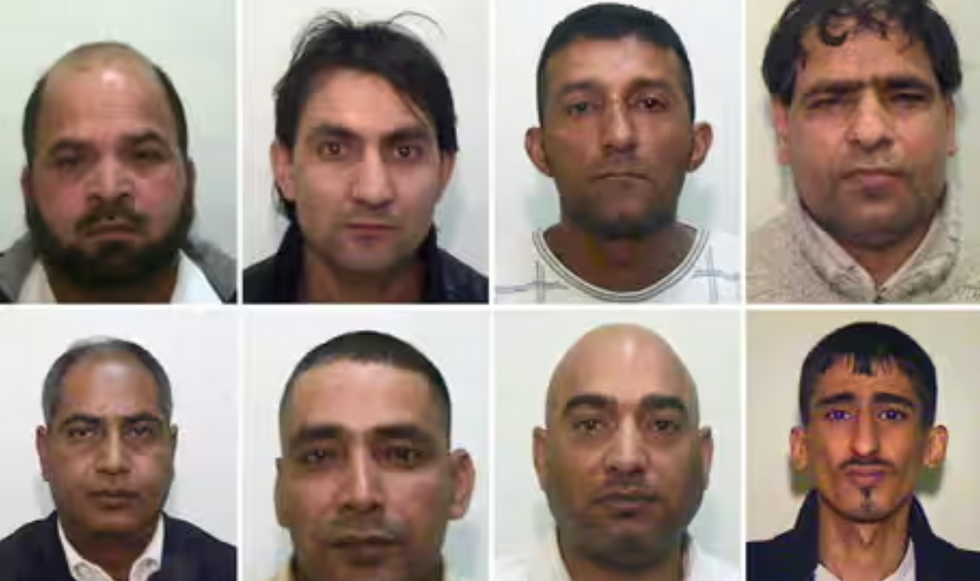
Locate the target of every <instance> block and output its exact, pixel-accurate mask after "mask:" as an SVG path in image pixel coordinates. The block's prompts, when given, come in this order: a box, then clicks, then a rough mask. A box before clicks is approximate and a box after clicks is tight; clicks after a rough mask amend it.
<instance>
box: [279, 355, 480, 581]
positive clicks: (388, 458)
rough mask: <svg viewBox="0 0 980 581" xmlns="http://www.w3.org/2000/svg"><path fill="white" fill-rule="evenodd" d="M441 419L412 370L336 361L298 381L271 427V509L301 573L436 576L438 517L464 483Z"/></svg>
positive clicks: (314, 578) (460, 503)
mask: <svg viewBox="0 0 980 581" xmlns="http://www.w3.org/2000/svg"><path fill="white" fill-rule="evenodd" d="M445 421H446V419H445V418H444V417H443V415H442V412H441V411H440V409H439V407H438V405H437V404H436V402H435V400H434V399H433V396H432V394H431V387H430V386H429V385H428V384H427V383H426V379H425V378H424V377H423V376H421V375H420V374H418V373H414V372H411V371H404V370H401V369H397V368H394V367H390V366H387V365H382V364H366V363H356V362H350V361H338V362H333V363H329V364H327V365H324V366H321V367H317V368H314V369H312V370H310V371H307V372H306V373H304V374H303V375H302V376H300V377H299V379H298V380H297V383H296V384H295V386H294V392H293V394H292V400H291V403H290V404H289V408H288V411H287V412H286V415H285V416H284V418H283V423H282V426H281V431H280V437H281V440H282V446H283V456H282V458H281V459H280V460H279V462H278V473H277V480H276V511H277V515H278V518H279V523H280V524H281V525H282V526H283V527H285V528H287V529H289V531H290V534H291V536H292V539H293V545H294V547H295V551H296V561H297V566H298V568H299V570H300V571H301V572H302V573H303V575H304V578H307V579H310V580H311V581H327V580H333V579H344V580H345V581H368V580H370V581H416V580H422V579H428V578H435V576H436V575H438V572H439V570H440V569H439V567H440V564H441V556H440V555H441V550H442V542H443V537H444V535H445V532H446V525H447V523H448V521H449V520H450V519H457V518H461V517H462V516H463V515H464V514H465V513H466V509H467V506H468V504H469V497H470V493H471V491H472V487H473V467H472V465H471V463H470V460H469V457H468V456H467V455H466V453H465V452H462V451H455V452H450V451H449V450H448V442H447V438H446V434H445Z"/></svg>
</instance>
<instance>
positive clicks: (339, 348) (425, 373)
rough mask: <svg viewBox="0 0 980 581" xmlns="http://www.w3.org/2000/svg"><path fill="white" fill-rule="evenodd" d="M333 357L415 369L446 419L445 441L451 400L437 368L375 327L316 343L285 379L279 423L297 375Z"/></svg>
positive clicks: (450, 415) (284, 412)
mask: <svg viewBox="0 0 980 581" xmlns="http://www.w3.org/2000/svg"><path fill="white" fill-rule="evenodd" d="M337 361H353V362H356V363H379V364H382V365H388V366H391V367H394V368H397V369H402V370H405V371H411V372H414V373H418V374H419V375H421V376H422V377H424V378H425V379H426V381H427V382H428V384H429V387H431V388H432V395H433V399H434V400H435V401H436V404H437V405H438V407H439V411H440V412H442V416H443V417H444V418H445V420H446V422H445V428H446V430H445V433H446V439H447V441H448V440H449V437H450V434H451V429H452V402H451V400H450V398H449V388H448V387H447V386H446V380H445V379H444V378H443V376H442V373H440V372H439V368H437V367H436V366H435V364H434V363H432V361H431V360H430V359H429V358H428V357H426V356H425V355H424V354H423V353H422V352H421V351H419V350H418V349H417V348H415V347H414V346H413V345H411V344H410V343H408V342H406V341H403V340H402V339H399V338H398V337H395V336H393V335H389V334H387V333H381V332H378V331H353V332H350V333H345V334H343V335H338V336H337V337H334V338H333V339H330V340H329V341H327V342H326V343H321V344H320V345H317V346H316V347H314V348H313V349H312V350H310V352H308V353H307V354H306V355H304V356H303V358H302V359H300V361H299V363H297V364H296V367H295V368H294V369H293V372H292V373H291V374H290V375H289V379H288V380H287V381H286V387H285V389H284V390H283V393H282V399H281V400H280V402H279V422H280V425H281V424H282V422H283V419H284V418H285V414H286V411H287V409H288V407H289V402H290V399H291V397H292V392H293V387H294V386H295V384H296V381H297V379H299V377H300V376H301V375H303V374H304V373H306V372H307V371H309V370H311V369H313V368H316V367H321V366H323V365H327V364H330V363H335V362H337Z"/></svg>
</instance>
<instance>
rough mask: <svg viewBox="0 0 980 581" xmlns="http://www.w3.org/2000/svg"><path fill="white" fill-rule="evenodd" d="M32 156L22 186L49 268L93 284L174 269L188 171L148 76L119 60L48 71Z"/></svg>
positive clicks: (186, 215)
mask: <svg viewBox="0 0 980 581" xmlns="http://www.w3.org/2000/svg"><path fill="white" fill-rule="evenodd" d="M34 152H35V158H34V162H33V164H32V167H29V168H25V170H24V174H23V176H22V186H23V190H24V197H25V200H24V201H25V206H26V215H27V222H28V226H29V228H30V230H31V232H32V234H33V238H34V244H35V246H36V248H37V250H38V253H39V254H40V255H41V257H42V258H44V259H45V262H47V263H48V265H49V267H54V268H56V269H57V270H58V271H59V272H63V273H64V274H66V275H67V276H69V277H70V278H72V279H74V281H75V282H76V283H79V284H82V285H86V286H96V287H97V286H103V285H107V286H111V285H114V284H132V283H138V282H139V281H140V280H141V279H144V278H145V277H146V276H147V275H149V274H153V273H155V272H158V271H159V270H160V269H161V268H164V267H167V266H170V265H172V264H173V263H174V260H175V258H176V256H177V251H178V250H179V248H180V245H181V244H182V243H183V242H184V239H185V237H186V235H187V231H188V230H189V228H190V224H191V221H192V220H193V187H194V168H193V165H192V164H191V163H190V162H189V161H186V160H185V159H184V157H183V156H182V155H181V153H180V150H179V148H178V144H177V129H176V122H175V120H174V116H173V113H172V112H171V110H170V107H169V105H168V102H167V100H166V96H165V94H164V91H163V87H162V86H161V85H160V82H159V81H158V80H157V79H156V78H155V77H154V76H153V73H152V71H151V70H150V69H148V68H147V67H146V66H144V65H142V64H137V63H134V62H131V61H127V60H120V59H117V60H113V61H111V62H101V63H93V64H88V65H76V66H65V67H62V68H56V69H55V70H54V71H52V73H51V74H50V75H49V77H48V81H47V86H46V88H45V90H44V94H43V96H42V105H41V108H40V114H39V116H38V121H37V138H36V141H35V144H34Z"/></svg>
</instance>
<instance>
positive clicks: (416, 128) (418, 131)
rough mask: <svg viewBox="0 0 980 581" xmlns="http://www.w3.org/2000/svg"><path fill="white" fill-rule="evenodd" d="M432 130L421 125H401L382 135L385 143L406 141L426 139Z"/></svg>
mask: <svg viewBox="0 0 980 581" xmlns="http://www.w3.org/2000/svg"><path fill="white" fill-rule="evenodd" d="M430 137H432V132H431V131H430V130H429V129H428V128H427V127H425V126H423V125H412V126H410V127H401V128H398V129H395V130H394V131H391V132H390V133H388V134H387V135H385V136H384V140H385V141H386V142H387V143H403V142H406V141H428V140H429V138H430Z"/></svg>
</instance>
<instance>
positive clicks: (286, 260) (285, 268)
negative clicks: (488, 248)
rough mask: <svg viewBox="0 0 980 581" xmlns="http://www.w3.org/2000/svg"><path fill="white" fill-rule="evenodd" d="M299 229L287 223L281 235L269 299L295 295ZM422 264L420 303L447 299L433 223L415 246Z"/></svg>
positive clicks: (290, 299) (300, 258)
mask: <svg viewBox="0 0 980 581" xmlns="http://www.w3.org/2000/svg"><path fill="white" fill-rule="evenodd" d="M304 244H305V243H304V240H303V233H302V232H301V231H300V229H299V226H297V225H296V224H291V225H290V226H289V228H288V229H287V230H286V233H285V235H283V237H282V242H281V243H280V244H279V250H277V251H276V256H275V261H274V264H273V281H274V283H273V287H274V289H273V293H274V295H275V296H274V297H273V302H279V303H293V302H297V301H298V299H299V290H300V281H302V280H303V247H304ZM418 257H419V260H421V261H422V266H423V268H424V273H425V274H424V277H425V278H424V280H423V287H422V301H421V302H423V303H441V302H445V301H446V299H447V296H446V294H447V291H446V284H445V282H444V280H445V276H444V272H443V271H444V268H445V267H444V265H443V262H442V254H441V251H440V250H439V244H438V241H437V236H436V228H435V226H433V227H432V228H431V229H430V230H429V233H428V235H426V237H425V240H423V241H422V245H421V246H420V247H419V250H418Z"/></svg>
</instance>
